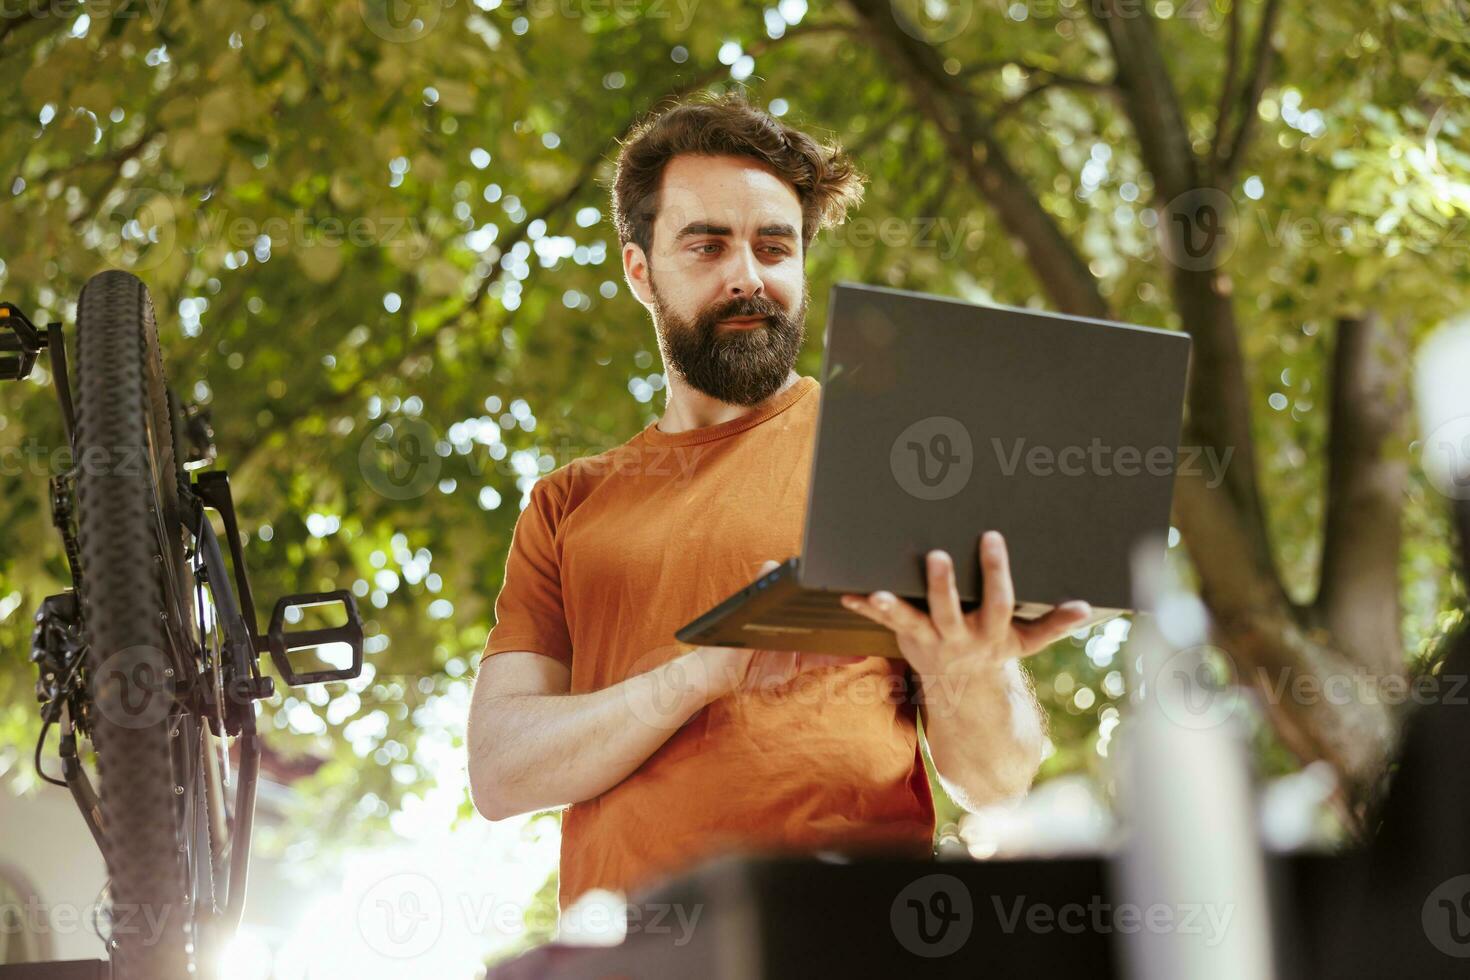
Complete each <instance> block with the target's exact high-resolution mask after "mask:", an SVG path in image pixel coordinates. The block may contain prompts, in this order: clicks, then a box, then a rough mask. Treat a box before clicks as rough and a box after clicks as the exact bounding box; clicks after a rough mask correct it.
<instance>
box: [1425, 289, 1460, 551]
mask: <svg viewBox="0 0 1470 980" xmlns="http://www.w3.org/2000/svg"><path fill="white" fill-rule="evenodd" d="M1416 360H1417V363H1416V365H1415V371H1414V382H1415V392H1414V394H1415V401H1416V402H1417V404H1418V408H1419V426H1420V431H1421V432H1423V439H1422V445H1423V451H1422V459H1423V461H1424V473H1425V475H1426V476H1428V477H1429V482H1430V483H1432V484H1433V485H1434V488H1435V489H1436V490H1438V491H1439V492H1440V493H1442V494H1444V495H1445V496H1446V497H1448V498H1449V499H1450V501H1451V504H1452V506H1453V508H1454V514H1455V524H1456V527H1457V530H1458V532H1459V538H1460V570H1461V571H1462V572H1464V573H1466V574H1470V314H1466V315H1465V316H1463V317H1461V318H1460V319H1458V320H1455V321H1453V322H1451V323H1449V324H1446V325H1445V326H1444V327H1442V328H1440V329H1439V330H1438V331H1436V332H1435V334H1434V335H1433V336H1432V337H1430V338H1429V340H1428V341H1427V342H1426V343H1425V344H1424V347H1423V348H1422V349H1421V350H1420V352H1419V355H1418V357H1417V359H1416Z"/></svg>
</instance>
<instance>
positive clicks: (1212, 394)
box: [847, 0, 1409, 818]
mask: <svg viewBox="0 0 1470 980" xmlns="http://www.w3.org/2000/svg"><path fill="white" fill-rule="evenodd" d="M1100 2H1101V3H1102V6H1101V7H1098V6H1096V5H1095V6H1094V7H1093V12H1094V14H1095V16H1096V20H1097V28H1098V30H1100V31H1101V32H1102V34H1103V35H1104V36H1105V37H1106V38H1107V40H1108V43H1109V45H1110V47H1111V49H1112V51H1113V60H1114V63H1115V71H1116V79H1115V83H1114V84H1115V85H1116V87H1117V89H1118V92H1119V94H1120V96H1121V102H1122V106H1123V110H1124V112H1125V113H1126V115H1127V116H1128V118H1129V120H1130V121H1131V123H1132V124H1133V129H1134V133H1135V136H1136V137H1137V140H1138V148H1139V153H1140V157H1141V159H1142V160H1143V162H1144V164H1145V166H1147V167H1148V168H1149V170H1150V172H1151V173H1152V175H1153V178H1154V186H1155V189H1156V199H1155V206H1156V208H1157V209H1158V212H1159V213H1160V215H1161V217H1160V233H1161V235H1162V236H1163V237H1164V241H1163V243H1162V244H1163V245H1164V252H1165V253H1166V254H1168V255H1171V256H1174V257H1175V261H1174V263H1173V266H1172V268H1171V269H1170V290H1171V294H1172V298H1173V301H1174V308H1175V310H1176V311H1177V312H1178V313H1179V316H1180V318H1181V321H1182V323H1183V326H1184V329H1185V330H1186V331H1187V332H1188V333H1189V334H1190V336H1191V337H1192V338H1193V340H1194V351H1193V358H1192V362H1191V367H1190V384H1189V393H1188V397H1187V404H1186V418H1185V428H1184V432H1185V435H1184V439H1185V441H1186V443H1187V444H1192V445H1195V446H1198V447H1200V448H1202V449H1207V450H1212V451H1214V452H1215V453H1216V454H1217V455H1216V458H1217V459H1221V460H1228V465H1227V468H1226V471H1225V479H1224V481H1223V483H1221V485H1220V486H1218V487H1214V488H1210V487H1208V486H1206V484H1205V481H1204V479H1203V478H1202V477H1199V476H1196V475H1190V474H1182V475H1181V476H1180V477H1179V479H1178V482H1177V484H1176V490H1175V504H1174V523H1175V525H1176V526H1177V527H1178V528H1179V529H1180V532H1181V534H1182V537H1183V540H1184V542H1185V545H1186V548H1187V550H1188V552H1189V555H1190V557H1191V559H1192V561H1193V563H1194V565H1195V568H1196V571H1197V574H1198V578H1199V584H1200V593H1201V598H1202V599H1203V601H1204V602H1205V604H1206V606H1207V607H1208V608H1209V610H1210V613H1211V616H1212V618H1213V621H1214V630H1215V638H1216V640H1217V642H1218V644H1219V646H1220V647H1221V648H1222V649H1224V650H1225V651H1226V652H1227V653H1228V654H1229V655H1230V657H1231V658H1232V660H1233V661H1234V666H1235V668H1236V672H1237V674H1238V676H1239V678H1240V679H1241V681H1242V682H1244V683H1248V684H1250V685H1251V686H1252V687H1253V689H1254V690H1255V691H1256V693H1257V694H1258V695H1260V697H1261V699H1262V702H1263V704H1264V707H1265V710H1266V712H1267V715H1268V717H1269V718H1270V719H1271V721H1272V723H1273V724H1274V726H1275V727H1276V730H1277V731H1278V732H1279V734H1280V737H1281V739H1282V741H1283V742H1284V743H1285V744H1286V746H1287V747H1288V748H1289V749H1290V750H1291V751H1292V752H1294V753H1295V754H1296V755H1297V756H1298V757H1299V758H1300V759H1302V761H1304V762H1309V761H1314V760H1318V759H1322V760H1326V761H1327V762H1329V763H1330V764H1331V765H1332V766H1333V767H1334V768H1335V769H1336V771H1337V772H1338V774H1339V778H1340V780H1341V782H1342V786H1343V791H1344V796H1345V802H1346V803H1348V804H1349V807H1348V810H1347V812H1348V813H1349V816H1350V818H1355V817H1359V816H1361V814H1362V808H1361V805H1360V804H1361V803H1362V802H1363V801H1364V800H1365V799H1366V798H1367V797H1368V796H1369V795H1370V794H1371V792H1372V791H1373V790H1374V789H1375V788H1376V787H1377V785H1378V784H1379V780H1380V778H1381V776H1382V774H1383V772H1384V770H1385V768H1386V764H1387V760H1388V757H1389V753H1390V751H1391V747H1392V743H1393V735H1394V720H1395V719H1394V712H1393V711H1392V710H1391V708H1390V705H1389V704H1387V703H1385V702H1384V700H1382V699H1380V698H1378V697H1376V696H1375V695H1376V694H1377V693H1380V692H1382V690H1383V688H1384V684H1385V683H1386V682H1388V681H1390V679H1392V678H1398V677H1400V675H1401V672H1402V670H1403V650H1402V646H1401V643H1400V642H1399V639H1398V634H1399V628H1400V619H1399V605H1398V581H1397V569H1398V554H1399V546H1400V533H1401V532H1400V523H1401V512H1402V507H1403V499H1404V491H1405V489H1406V486H1407V478H1408V470H1407V462H1406V460H1404V459H1403V458H1402V455H1401V454H1399V453H1395V452H1394V451H1393V447H1394V443H1395V442H1396V441H1398V444H1399V445H1402V444H1403V441H1404V439H1405V436H1404V434H1405V433H1406V431H1407V428H1408V419H1409V406H1408V400H1407V396H1406V394H1405V391H1406V379H1404V378H1402V377H1400V376H1399V375H1398V374H1397V373H1396V372H1395V371H1394V370H1393V368H1392V365H1393V364H1394V363H1395V362H1396V358H1395V357H1393V356H1388V355H1389V353H1390V351H1391V349H1392V347H1393V340H1392V336H1391V334H1390V333H1388V332H1387V331H1385V330H1384V329H1383V328H1382V326H1381V324H1380V321H1379V320H1378V318H1377V317H1375V316H1371V315H1370V316H1364V317H1359V318H1345V319H1343V320H1341V321H1340V322H1339V324H1338V342H1337V349H1336V351H1335V354H1334V359H1333V371H1332V385H1333V392H1332V395H1333V402H1332V415H1331V426H1332V435H1331V440H1330V446H1329V451H1330V459H1329V474H1330V475H1329V480H1328V487H1327V498H1328V504H1327V521H1326V527H1325V528H1324V548H1323V559H1322V569H1321V587H1320V591H1319V595H1318V598H1317V601H1316V602H1315V603H1314V604H1312V605H1310V606H1305V607H1303V606H1298V605H1296V604H1294V603H1293V602H1292V601H1291V600H1290V597H1289V595H1288V593H1287V590H1286V589H1285V587H1284V586H1283V584H1282V581H1281V577H1280V574H1279V572H1278V570H1277V568H1276V563H1275V559H1274V551H1273V548H1272V544H1271V539H1270V534H1269V528H1268V525H1267V523H1266V518H1265V513H1264V507H1263V505H1262V499H1261V493H1260V490H1259V488H1258V485H1257V473H1256V452H1255V446H1254V440H1253V437H1252V434H1251V402H1250V385H1249V379H1248V377H1247V369H1246V363H1245V359H1244V356H1243V353H1242V351H1241V346H1240V333H1239V330H1238V327H1237V323H1236V319H1235V311H1234V308H1233V305H1232V301H1231V286H1230V279H1229V277H1228V276H1227V275H1226V273H1225V271H1224V269H1223V268H1222V267H1221V266H1222V265H1223V263H1210V262H1209V261H1205V262H1192V261H1186V260H1181V259H1180V256H1187V255H1188V254H1189V252H1188V249H1186V248H1185V247H1184V246H1186V245H1190V246H1192V245H1194V244H1195V243H1194V241H1193V239H1192V237H1191V236H1193V235H1196V234H1198V233H1200V232H1202V231H1206V232H1208V231H1211V229H1209V228H1203V227H1201V226H1199V225H1198V224H1196V223H1195V222H1198V221H1199V216H1198V215H1196V214H1195V213H1194V211H1195V210H1197V209H1194V208H1193V206H1192V202H1193V201H1194V200H1195V199H1196V198H1197V197H1200V196H1206V200H1209V199H1210V198H1208V197H1207V196H1208V195H1212V194H1213V195H1217V196H1216V197H1215V198H1213V200H1216V201H1221V202H1223V203H1224V206H1227V207H1228V206H1229V205H1228V200H1229V199H1228V196H1221V195H1222V191H1220V190H1219V188H1225V187H1228V186H1229V185H1230V183H1231V181H1232V180H1233V177H1234V169H1235V168H1236V167H1237V166H1238V165H1239V164H1240V162H1241V158H1242V156H1243V155H1244V150H1245V148H1246V134H1247V133H1248V132H1249V122H1248V121H1249V119H1250V117H1251V116H1253V115H1254V114H1255V111H1256V103H1257V102H1258V101H1259V98H1260V95H1261V92H1262V91H1263V89H1264V85H1265V81H1266V76H1267V74H1268V73H1269V72H1270V70H1271V68H1272V66H1273V65H1274V57H1273V56H1274V48H1273V45H1272V43H1271V30H1272V28H1273V25H1274V21H1275V17H1276V14H1277V11H1278V9H1279V3H1277V2H1276V0H1270V2H1268V4H1267V5H1266V8H1265V10H1264V12H1263V14H1262V17H1261V25H1260V28H1259V33H1258V37H1257V40H1256V43H1255V44H1254V46H1253V50H1254V53H1255V57H1254V64H1253V65H1252V66H1251V67H1250V68H1249V69H1248V70H1247V71H1245V72H1244V73H1242V72H1241V71H1240V70H1239V68H1240V66H1239V65H1237V64H1236V55H1235V53H1232V56H1231V58H1230V59H1229V60H1230V65H1229V67H1228V69H1227V72H1226V78H1225V80H1224V84H1223V86H1222V91H1221V94H1220V106H1221V110H1222V111H1221V113H1220V119H1219V120H1218V124H1217V133H1216V139H1217V145H1216V146H1215V147H1213V148H1212V149H1211V151H1210V152H1209V153H1208V154H1207V155H1205V156H1204V157H1203V158H1201V157H1200V156H1198V155H1197V154H1196V152H1195V150H1194V148H1193V147H1192V145H1191V143H1190V139H1189V133H1188V130H1187V123H1186V116H1185V113H1184V112H1183V111H1182V108H1181V106H1180V105H1179V104H1178V101H1177V99H1178V97H1177V95H1176V91H1175V87H1174V85H1173V83H1172V80H1171V79H1170V77H1169V75H1168V71H1167V67H1166V64H1165V60H1164V57H1163V54H1162V50H1161V48H1160V46H1159V42H1158V38H1157V36H1156V33H1155V28H1154V24H1153V21H1152V18H1151V17H1150V16H1149V15H1148V14H1147V11H1146V10H1140V9H1139V8H1137V7H1136V6H1130V7H1129V8H1128V9H1127V10H1123V9H1122V8H1117V9H1114V8H1115V7H1116V3H1117V0H1100ZM847 5H848V7H849V8H850V9H851V10H852V11H853V13H854V14H855V15H856V17H857V20H858V22H859V24H860V25H861V26H862V27H863V29H864V30H865V31H866V33H867V34H868V35H869V36H870V37H871V38H872V40H873V43H874V46H875V48H876V50H877V51H878V52H879V54H880V55H881V56H882V57H883V58H884V59H885V60H886V61H887V62H888V63H889V64H890V65H891V66H892V68H893V71H894V73H895V75H896V76H897V78H898V80H899V81H901V82H902V83H903V84H904V85H905V87H906V88H907V90H908V92H909V94H910V96H911V98H912V99H913V101H914V104H915V106H916V108H917V109H918V110H919V112H920V113H921V114H922V115H923V116H924V117H925V118H926V119H927V120H928V121H929V122H930V123H931V124H932V125H933V126H935V128H936V129H937V130H938V132H939V133H940V135H941V137H942V139H943V141H944V145H945V147H946V148H947V151H948V153H949V156H950V158H951V160H952V162H953V164H954V166H955V168H956V169H957V170H958V171H959V172H960V173H963V174H965V175H966V176H967V177H968V178H969V179H970V182H971V183H972V185H973V187H974V189H975V190H976V191H977V192H978V194H979V195H980V196H981V197H982V198H983V199H984V200H985V201H986V202H987V203H988V204H989V205H990V206H991V207H992V208H993V209H994V210H995V212H996V214H997V215H998V216H999V218H1000V220H1001V223H1002V224H1003V225H1004V226H1005V228H1006V230H1007V231H1008V232H1009V233H1010V234H1011V235H1012V236H1013V237H1014V238H1015V239H1016V240H1017V242H1018V243H1019V244H1020V246H1021V247H1022V250H1023V251H1024V254H1025V257H1026V260H1027V262H1028V264H1029V265H1030V267H1031V269H1032V271H1033V272H1034V274H1035V275H1036V276H1037V278H1038V279H1039V281H1040V282H1041V283H1042V284H1043V288H1044V289H1045V291H1046V293H1047V295H1048V297H1049V298H1050V299H1051V301H1052V302H1053V304H1054V305H1055V306H1056V307H1057V308H1058V309H1060V310H1062V311H1064V312H1071V313H1081V314H1085V315H1090V316H1100V317H1106V316H1108V313H1109V311H1108V306H1107V303H1106V301H1105V300H1104V299H1103V298H1102V293H1101V291H1100V289H1099V288H1098V284H1097V282H1096V279H1095V278H1094V277H1093V276H1092V274H1091V272H1090V271H1089V270H1088V266H1087V263H1086V261H1085V260H1084V259H1083V257H1082V256H1081V254H1080V253H1079V252H1078V251H1077V249H1076V248H1075V246H1074V245H1073V244H1072V243H1071V241H1070V240H1069V239H1068V237H1067V236H1066V235H1065V233H1064V232H1063V231H1062V229H1061V228H1060V227H1059V226H1058V224H1057V223H1056V221H1055V220H1054V219H1053V218H1052V216H1051V215H1050V214H1049V213H1048V212H1047V211H1046V210H1045V209H1044V208H1043V207H1042V206H1041V204H1040V200H1039V198H1038V197H1037V195H1036V194H1035V193H1034V192H1033V191H1032V190H1031V189H1030V188H1029V187H1028V186H1027V185H1026V182H1025V180H1024V178H1023V177H1021V176H1020V174H1019V172H1018V171H1017V170H1016V169H1015V168H1014V167H1013V166H1012V165H1011V163H1010V162H1009V160H1008V159H1007V157H1006V154H1005V151H1004V147H1003V146H1002V145H1001V143H1000V142H999V140H998V138H997V137H996V136H995V133H994V129H993V127H992V124H991V121H990V120H988V119H987V118H986V117H985V116H984V114H983V112H982V110H981V109H980V108H979V102H978V100H977V99H975V97H974V96H973V95H971V94H970V93H968V92H966V91H965V90H964V89H963V88H962V87H961V85H960V83H958V82H957V81H956V80H955V79H954V78H953V77H951V76H950V75H949V74H948V73H947V72H945V71H944V68H943V63H942V61H941V57H940V55H939V53H938V52H937V51H936V50H935V48H934V47H933V46H931V45H929V44H926V43H924V42H922V41H920V40H918V36H919V34H918V32H916V31H914V30H912V29H908V30H905V29H902V28H901V27H900V25H899V24H898V23H897V21H896V18H899V17H902V16H903V15H902V14H901V13H900V12H899V11H898V9H897V8H896V7H895V6H893V5H891V4H890V3H888V2H887V0H847ZM1236 26H1237V27H1238V22H1237V25H1236ZM1232 45H1233V46H1232V52H1235V51H1236V48H1237V47H1238V45H1236V44H1235V39H1232ZM1242 74H1243V75H1244V78H1243V81H1242V82H1241V83H1240V90H1239V91H1238V92H1237V91H1236V79H1237V76H1240V75H1242ZM1236 103H1238V105H1237V104H1236ZM1232 107H1233V109H1234V112H1235V114H1236V116H1237V117H1238V119H1239V122H1238V124H1237V125H1235V126H1233V127H1230V126H1229V125H1228V124H1229V123H1230V121H1231V117H1230V113H1229V111H1228V110H1231V109H1232ZM1181 202H1182V203H1181ZM1179 214H1182V215H1183V220H1171V219H1173V218H1175V217H1176V216H1177V215H1179ZM1216 217H1219V215H1216ZM1186 239H1189V240H1186ZM1226 453H1229V455H1228V456H1227V455H1225V454H1226ZM1324 685H1325V686H1324Z"/></svg>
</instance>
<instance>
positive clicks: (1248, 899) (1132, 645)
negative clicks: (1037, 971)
mask: <svg viewBox="0 0 1470 980" xmlns="http://www.w3.org/2000/svg"><path fill="white" fill-rule="evenodd" d="M1163 552H1164V549H1163V548H1162V547H1160V546H1159V545H1158V543H1157V542H1155V543H1154V544H1153V545H1152V546H1151V547H1142V548H1140V549H1139V550H1138V553H1137V555H1136V556H1135V559H1134V571H1133V577H1134V598H1135V602H1136V605H1137V608H1138V610H1139V615H1138V616H1137V617H1136V618H1135V619H1134V622H1133V629H1132V633H1131V636H1130V642H1129V644H1128V650H1129V652H1130V664H1129V670H1130V672H1131V675H1132V676H1131V678H1130V684H1129V687H1130V690H1131V691H1132V692H1133V700H1134V702H1135V703H1134V705H1133V709H1132V712H1131V713H1132V717H1131V718H1127V719H1125V720H1124V724H1123V725H1122V727H1121V728H1120V730H1119V746H1118V753H1117V755H1116V759H1117V765H1118V796H1119V808H1120V810H1121V811H1122V813H1121V816H1122V820H1123V824H1124V838H1123V846H1122V847H1121V848H1120V849H1119V851H1118V857H1117V859H1116V863H1115V867H1114V869H1113V873H1114V876H1115V888H1114V894H1116V895H1117V896H1118V898H1119V901H1120V902H1121V903H1123V905H1124V906H1125V907H1127V908H1129V909H1130V911H1131V910H1133V909H1136V910H1137V913H1136V914H1137V915H1138V922H1139V927H1138V928H1137V929H1136V930H1128V929H1122V928H1120V929H1119V931H1120V932H1121V933H1123V934H1122V935H1121V936H1119V937H1118V938H1119V939H1120V942H1119V944H1118V948H1120V949H1121V950H1122V955H1123V962H1122V964H1121V967H1122V970H1121V972H1122V974H1123V975H1124V976H1128V977H1134V978H1139V980H1178V978H1181V977H1189V978H1191V980H1271V978H1273V977H1274V975H1275V968H1274V963H1273V957H1272V951H1271V918H1270V915H1271V910H1270V908H1269V907H1268V901H1267V889H1266V876H1265V862H1264V858H1263V856H1262V853H1261V843H1260V836H1259V832H1258V830H1257V826H1256V803H1255V795H1254V788H1253V785H1252V775H1251V763H1250V754H1249V749H1248V746H1247V744H1246V741H1245V737H1244V734H1243V731H1242V726H1241V724H1240V721H1239V719H1237V718H1236V717H1234V715H1235V712H1234V708H1235V703H1236V702H1235V695H1234V693H1232V692H1233V691H1234V689H1233V688H1232V687H1230V686H1229V679H1228V678H1225V679H1224V680H1221V679H1219V678H1218V675H1215V674H1213V673H1212V671H1213V670H1215V669H1217V668H1218V666H1219V665H1218V664H1217V663H1215V662H1213V660H1212V658H1215V657H1218V652H1217V651H1214V650H1212V648H1210V647H1208V646H1206V639H1207V633H1208V619H1207V616H1206V613H1205V610H1204V606H1203V604H1202V603H1201V602H1200V601H1199V600H1198V599H1197V598H1196V597H1195V596H1193V595H1190V594H1188V593H1186V592H1184V591H1183V590H1182V589H1180V588H1179V587H1178V586H1177V585H1176V584H1175V583H1174V582H1173V581H1171V580H1170V579H1169V576H1168V573H1167V569H1166V566H1165V564H1164V562H1163V560H1162V557H1161V556H1162V554H1163ZM1145 556H1146V557H1145Z"/></svg>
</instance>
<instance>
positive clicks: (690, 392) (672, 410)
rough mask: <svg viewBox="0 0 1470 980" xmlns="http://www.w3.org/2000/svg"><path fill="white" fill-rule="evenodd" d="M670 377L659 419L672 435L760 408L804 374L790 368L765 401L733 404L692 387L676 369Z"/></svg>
mask: <svg viewBox="0 0 1470 980" xmlns="http://www.w3.org/2000/svg"><path fill="white" fill-rule="evenodd" d="M668 379H669V398H668V403H667V404H666V406H665V407H664V414H663V417H662V418H660V419H659V420H658V430H659V431H660V432H667V433H669V434H670V435H672V434H673V433H676V432H688V431H689V430H690V429H703V428H705V427H706V426H710V425H719V424H720V423H721V422H729V421H731V420H733V419H738V418H740V416H742V415H745V414H747V413H749V412H754V411H758V410H760V409H762V408H764V407H765V406H767V405H769V404H770V403H771V401H772V399H775V398H779V397H780V396H781V394H782V393H783V392H785V391H786V390H787V389H788V388H790V387H791V386H792V385H794V384H796V382H797V381H799V380H801V375H799V374H797V373H796V371H794V370H792V371H789V372H787V374H786V380H785V381H783V382H781V387H779V388H777V389H776V390H775V391H774V392H772V393H771V394H770V395H769V396H767V397H766V399H765V400H764V401H760V402H756V403H755V404H754V405H731V404H730V403H729V402H722V401H720V400H718V399H716V398H711V397H710V396H709V395H706V394H705V393H704V392H702V391H696V390H695V389H694V388H691V387H690V386H689V385H687V384H685V383H684V382H683V381H681V380H680V379H679V378H677V377H676V376H674V374H673V373H672V372H670V373H669V375H668Z"/></svg>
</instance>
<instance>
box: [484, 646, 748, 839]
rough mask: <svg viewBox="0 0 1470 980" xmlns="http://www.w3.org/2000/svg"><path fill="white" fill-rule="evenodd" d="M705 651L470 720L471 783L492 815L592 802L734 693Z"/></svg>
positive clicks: (497, 707)
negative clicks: (694, 718) (717, 701)
mask: <svg viewBox="0 0 1470 980" xmlns="http://www.w3.org/2000/svg"><path fill="white" fill-rule="evenodd" d="M706 652H707V651H705V650H704V649H703V648H701V649H696V650H693V651H691V652H689V653H686V654H683V655H682V656H679V657H676V658H674V659H673V660H671V661H669V662H668V663H665V664H663V665H662V666H660V667H657V668H655V669H653V670H650V671H648V672H646V673H643V674H637V675H635V676H633V677H629V678H627V679H626V680H623V681H620V682H619V683H617V684H613V685H612V686H610V687H606V688H603V689H602V690H600V691H593V692H591V693H589V694H551V695H544V694H524V695H520V694H517V695H507V696H505V697H501V698H497V699H495V700H494V701H491V702H490V703H489V705H488V708H489V710H487V711H485V712H483V713H481V715H479V716H478V717H473V716H472V717H471V719H470V725H469V731H468V739H469V749H470V751H469V756H470V785H471V791H472V795H473V796H474V799H475V806H476V808H477V809H479V811H480V812H481V813H482V814H484V815H485V816H487V817H489V818H490V819H492V820H501V819H504V818H505V817H509V816H514V815H515V814H518V813H526V812H529V811H532V810H541V809H547V808H550V807H556V806H563V805H566V804H568V803H578V802H581V801H582V800H587V799H591V798H592V797H594V796H597V795H598V794H600V793H603V792H605V791H607V790H608V789H611V788H612V787H613V786H616V785H617V784H618V783H620V782H622V780H623V779H624V778H626V777H627V776H628V775H629V774H630V773H632V772H633V771H634V770H635V769H637V768H638V767H639V766H640V765H642V764H643V762H644V760H646V759H647V758H648V757H649V756H651V755H652V754H653V753H654V752H655V751H657V750H658V748H659V746H661V745H663V743H664V742H666V741H668V739H669V737H670V736H671V735H673V734H674V732H676V731H678V730H679V728H680V726H682V725H683V724H684V722H686V721H687V720H688V719H689V718H690V717H691V716H692V715H694V714H695V713H696V712H697V711H699V709H700V708H703V707H704V706H705V705H706V704H708V703H709V702H710V701H713V700H714V699H715V698H718V697H720V696H721V695H722V694H724V693H725V692H726V691H728V690H729V684H728V683H727V679H725V678H722V677H720V676H719V674H718V672H717V671H715V670H713V669H711V663H712V661H711V660H710V659H709V658H707V657H706V656H705V654H706Z"/></svg>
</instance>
